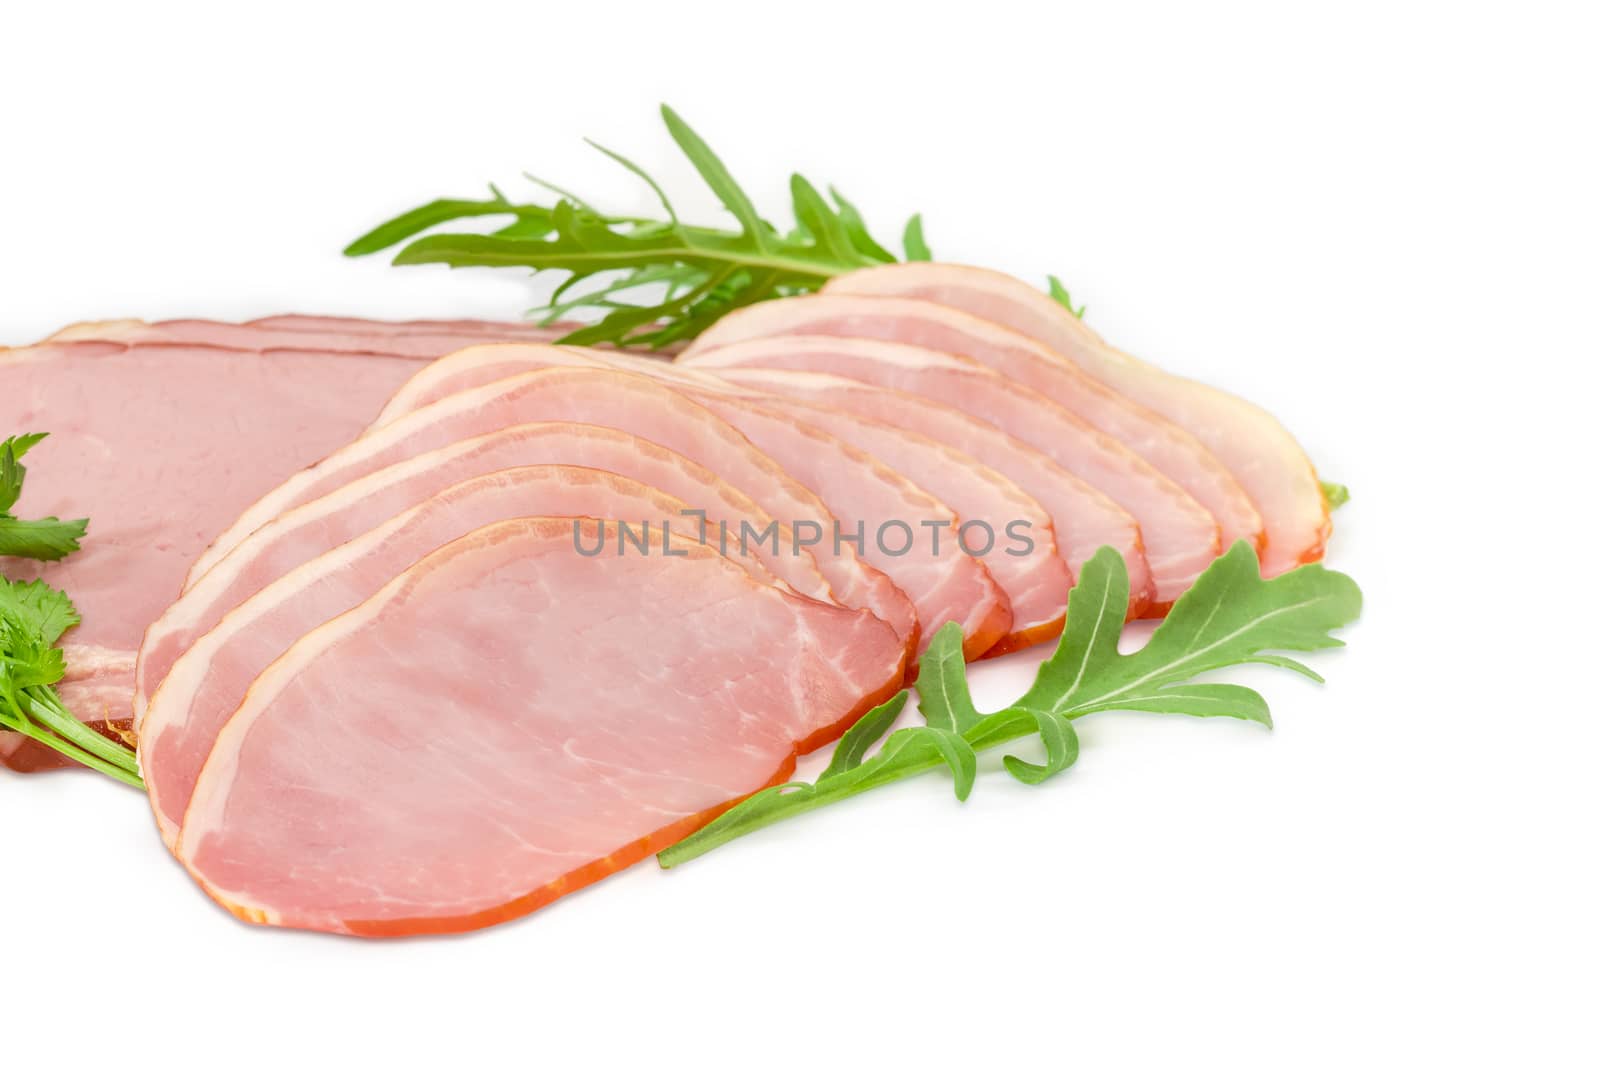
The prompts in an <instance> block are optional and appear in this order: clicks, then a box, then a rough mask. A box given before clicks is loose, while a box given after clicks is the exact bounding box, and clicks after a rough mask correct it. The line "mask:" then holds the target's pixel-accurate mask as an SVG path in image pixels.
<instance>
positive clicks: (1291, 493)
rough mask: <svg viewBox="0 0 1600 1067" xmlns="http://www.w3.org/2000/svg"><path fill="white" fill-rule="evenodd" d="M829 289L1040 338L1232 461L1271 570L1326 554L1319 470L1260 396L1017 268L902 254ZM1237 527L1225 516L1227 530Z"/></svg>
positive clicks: (1229, 464)
mask: <svg viewBox="0 0 1600 1067" xmlns="http://www.w3.org/2000/svg"><path fill="white" fill-rule="evenodd" d="M826 291H827V292H830V293H837V294H840V295H855V296H878V297H885V296H887V297H911V298H915V299H919V300H931V301H933V302H935V303H938V304H943V305H945V306H947V307H952V308H958V309H960V310H962V311H965V312H968V313H970V314H973V315H977V316H979V317H981V318H984V319H988V320H990V321H991V322H995V323H998V324H1000V325H1002V326H1006V327H1009V328H1010V329H1013V330H1015V331H1017V332H1018V333H1021V334H1025V335H1027V336H1028V337H1031V338H1033V339H1034V340H1035V341H1038V342H1040V343H1042V344H1043V345H1045V346H1047V347H1048V348H1049V349H1050V350H1051V351H1052V352H1053V353H1055V354H1056V355H1057V356H1058V357H1060V358H1063V359H1066V360H1068V361H1070V362H1071V363H1072V364H1073V365H1075V366H1077V367H1078V368H1080V369H1081V370H1083V371H1084V372H1085V373H1086V374H1089V375H1091V376H1092V377H1094V378H1096V379H1098V380H1099V381H1101V382H1104V383H1105V384H1106V385H1108V386H1110V387H1111V388H1113V389H1115V390H1116V391H1117V392H1119V393H1121V394H1122V395H1123V396H1126V397H1128V398H1129V399H1131V400H1133V401H1136V402H1137V403H1139V404H1142V405H1143V406H1145V407H1146V408H1149V409H1150V410H1152V411H1154V412H1157V413H1158V414H1160V415H1162V416H1164V417H1166V418H1167V419H1169V420H1171V421H1172V422H1173V423H1175V424H1176V425H1178V426H1181V427H1183V428H1184V429H1185V430H1187V431H1189V432H1190V433H1191V434H1193V435H1194V436H1195V437H1196V438H1197V439H1199V441H1200V442H1201V443H1202V444H1203V445H1205V446H1206V448H1208V449H1209V450H1210V451H1211V452H1212V454H1213V455H1215V456H1216V457H1217V458H1218V459H1219V460H1221V461H1222V463H1223V464H1224V465H1225V466H1226V467H1227V468H1228V470H1229V471H1230V472H1232V474H1233V476H1234V478H1235V479H1236V480H1237V481H1238V483H1239V485H1240V486H1242V487H1243V488H1244V490H1245V492H1246V493H1248V494H1249V496H1250V499H1251V500H1252V502H1253V503H1254V504H1255V508H1256V511H1257V512H1258V513H1259V514H1260V516H1261V519H1262V520H1263V523H1264V531H1265V540H1266V545H1265V549H1264V551H1263V553H1262V570H1263V572H1264V573H1266V574H1268V575H1272V574H1278V573H1281V572H1283V571H1285V570H1287V569H1289V568H1290V567H1293V566H1295V565H1297V564H1300V563H1309V562H1312V561H1313V560H1317V559H1321V558H1322V550H1323V546H1324V545H1325V544H1326V543H1327V539H1328V534H1329V532H1330V529H1331V526H1330V523H1329V520H1328V509H1327V502H1326V501H1325V500H1324V499H1323V496H1322V490H1321V486H1320V485H1319V483H1318V480H1317V475H1316V471H1315V470H1314V469H1313V468H1312V466H1311V461H1310V460H1309V459H1307V458H1306V454H1305V452H1304V451H1302V450H1301V448H1300V445H1299V443H1298V442H1296V441H1295V439H1294V437H1293V436H1291V435H1290V433H1289V431H1288V430H1286V429H1284V428H1283V425H1282V424H1281V423H1279V422H1278V420H1277V419H1275V418H1273V417H1272V416H1271V415H1269V414H1267V413H1266V412H1265V411H1262V410H1261V409H1260V408H1258V407H1256V406H1255V405H1254V404H1251V403H1250V402H1248V401H1246V400H1242V399H1240V398H1239V397H1236V396H1234V395H1232V394H1230V393H1225V392H1223V391H1222V390H1220V389H1215V388H1213V387H1211V386H1209V385H1204V384H1202V383H1200V382H1196V381H1192V380H1190V379H1187V378H1179V377H1177V376H1176V375H1172V374H1168V373H1166V372H1165V371H1163V370H1161V369H1160V368H1158V367H1154V366H1151V365H1150V364H1148V363H1145V362H1142V361H1140V360H1137V359H1135V358H1133V357H1132V356H1130V355H1127V354H1125V353H1123V352H1120V351H1118V350H1117V349H1115V348H1112V347H1111V346H1109V345H1107V344H1106V343H1105V342H1104V341H1102V340H1101V339H1100V337H1099V335H1098V334H1096V333H1095V332H1094V331H1093V330H1091V329H1090V328H1089V327H1088V326H1086V325H1084V323H1083V321H1082V320H1081V319H1079V318H1078V317H1077V316H1076V315H1073V314H1071V313H1070V312H1068V311H1067V310H1066V309H1065V308H1063V307H1062V306H1061V305H1060V304H1058V303H1056V302H1055V301H1054V300H1052V299H1051V298H1050V297H1049V296H1047V295H1046V294H1044V293H1042V292H1040V291H1039V290H1037V289H1035V288H1033V287H1032V286H1030V285H1028V284H1026V283H1025V282H1022V281H1019V280H1018V279H1016V278H1013V277H1011V276H1010V275H1008V274H1000V273H998V272H996V271H989V270H981V269H979V268H976V267H962V266H955V265H952V264H948V263H901V264H894V265H892V266H884V267H876V268H873V269H870V270H862V271H856V272H854V273H852V274H848V275H845V276H843V277H841V278H838V279H835V280H834V281H833V282H831V283H829V284H828V286H827V287H826ZM1230 532H1232V531H1230V530H1229V528H1228V527H1227V526H1226V524H1225V525H1224V533H1225V534H1228V533H1230Z"/></svg>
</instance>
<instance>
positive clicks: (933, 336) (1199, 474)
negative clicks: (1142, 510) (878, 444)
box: [680, 283, 1262, 547]
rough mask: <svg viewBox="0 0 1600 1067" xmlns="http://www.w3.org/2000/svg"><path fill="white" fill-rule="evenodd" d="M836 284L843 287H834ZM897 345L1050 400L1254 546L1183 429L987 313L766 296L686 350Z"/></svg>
mask: <svg viewBox="0 0 1600 1067" xmlns="http://www.w3.org/2000/svg"><path fill="white" fill-rule="evenodd" d="M840 284H841V285H842V284H843V283H840ZM795 334H804V335H828V336H835V337H861V338H871V339H876V340H882V341H896V342H901V343H905V344H914V345H919V346H921V347H924V348H931V349H935V350H937V351H940V352H947V353H950V354H952V355H957V356H961V357H964V358H967V359H971V360H973V361H975V362H977V363H979V364H982V365H983V366H986V367H990V368H992V369H994V370H996V371H998V372H999V373H1000V374H1002V375H1003V376H1005V377H1006V378H1008V379H1010V380H1011V381H1013V382H1015V383H1017V384H1019V385H1024V386H1027V387H1028V388H1030V389H1033V390H1035V391H1037V392H1039V393H1042V394H1043V395H1044V396H1047V397H1049V398H1050V399H1051V400H1053V401H1055V402H1056V403H1057V404H1059V405H1060V406H1061V407H1062V408H1064V409H1066V410H1068V411H1070V412H1072V413H1073V414H1074V415H1076V416H1078V417H1079V418H1080V419H1082V420H1083V422H1084V423H1086V424H1087V425H1089V426H1092V427H1094V428H1095V429H1097V430H1099V431H1101V432H1102V433H1104V434H1105V435H1106V436H1108V437H1111V438H1113V439H1115V440H1117V441H1119V442H1120V443H1121V444H1123V445H1125V446H1126V447H1127V448H1129V449H1131V450H1132V451H1133V452H1134V453H1135V454H1136V455H1138V456H1140V457H1141V458H1143V459H1144V460H1145V461H1146V462H1147V463H1149V464H1150V466H1151V467H1153V468H1154V469H1156V470H1158V471H1160V472H1161V473H1162V474H1164V475H1166V476H1167V477H1168V478H1170V479H1171V480H1172V482H1173V483H1174V484H1175V485H1177V486H1180V487H1181V488H1182V489H1183V490H1184V491H1185V492H1186V493H1188V494H1189V495H1190V496H1191V497H1193V498H1194V499H1195V500H1196V501H1198V502H1199V503H1200V504H1201V505H1203V506H1204V507H1205V508H1206V509H1207V510H1208V511H1210V512H1211V514H1212V516H1213V518H1214V520H1215V521H1216V523H1217V525H1218V526H1219V528H1220V530H1221V535H1222V538H1223V540H1222V543H1223V544H1229V545H1231V544H1232V543H1233V542H1234V541H1235V540H1238V539H1240V538H1243V539H1245V540H1247V541H1249V542H1250V543H1251V544H1252V545H1253V546H1256V547H1259V545H1260V542H1261V536H1262V535H1261V530H1262V526H1261V516H1260V515H1258V514H1257V513H1256V510H1255V507H1254V505H1252V504H1251V503H1250V498H1249V496H1248V495H1247V494H1246V493H1245V491H1244V489H1243V488H1242V487H1241V486H1240V485H1239V483H1238V482H1237V481H1236V480H1235V479H1234V477H1233V475H1232V474H1231V473H1230V472H1229V471H1228V469H1227V467H1225V466H1223V464H1222V462H1221V461H1220V460H1218V459H1217V457H1216V456H1214V455H1212V454H1211V453H1210V452H1209V451H1208V450H1207V449H1206V448H1205V446H1204V445H1202V444H1201V443H1200V442H1199V440H1197V439H1196V438H1195V437H1194V436H1193V435H1192V434H1190V433H1189V432H1188V431H1186V430H1183V429H1181V428H1180V427H1178V426H1176V425H1175V424H1173V423H1172V422H1170V421H1168V420H1167V419H1165V418H1163V417H1162V416H1160V415H1158V414H1156V413H1155V412H1153V411H1151V410H1149V409H1148V408H1144V407H1140V406H1139V405H1138V404H1135V403H1133V402H1132V401H1131V400H1129V399H1128V398H1127V397H1125V396H1123V395H1122V394H1121V393H1118V392H1117V391H1116V390H1114V389H1112V388H1110V387H1108V386H1106V385H1105V384H1104V383H1103V382H1100V381H1098V380H1096V379H1095V378H1092V377H1090V376H1089V375H1088V374H1085V373H1084V372H1083V371H1082V370H1081V369H1079V368H1078V366H1077V365H1076V364H1073V363H1068V362H1066V361H1063V360H1061V359H1059V358H1057V357H1056V356H1054V355H1053V354H1052V353H1051V351H1050V350H1049V349H1048V348H1046V347H1045V346H1044V345H1041V344H1040V343H1039V342H1037V341H1035V340H1033V339H1032V338H1030V337H1026V336H1024V335H1022V334H1019V333H1017V332H1015V331H1013V330H1008V329H1006V328H1004V327H1002V326H999V325H997V324H995V323H993V322H990V321H988V320H987V319H982V318H979V317H977V316H975V315H969V314H967V313H966V312H964V311H959V310H956V309H955V308H950V307H945V306H943V305H941V304H934V303H930V302H928V301H925V300H911V299H900V298H895V297H884V296H871V297H861V296H849V295H835V293H834V292H833V291H832V290H829V291H828V292H826V293H824V294H819V295H816V296H806V297H795V298H793V299H788V300H772V301H767V302H765V303H762V304H756V305H752V306H751V307H747V308H743V309H741V310H740V311H736V312H734V313H733V314H731V315H729V316H728V317H727V318H725V319H723V320H722V321H720V322H718V323H717V324H716V325H714V326H713V327H711V329H709V330H707V331H706V332H705V333H704V334H703V335H702V336H701V337H700V338H699V339H698V340H697V341H696V342H695V343H694V344H693V345H691V346H690V348H689V350H688V354H687V355H686V356H685V357H680V358H689V359H692V358H693V354H694V353H696V352H705V351H709V350H711V349H714V348H718V347H722V346H726V345H729V344H734V343H737V342H739V341H744V340H751V339H755V338H762V337H776V336H783V335H795Z"/></svg>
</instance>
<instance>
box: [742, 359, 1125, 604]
mask: <svg viewBox="0 0 1600 1067" xmlns="http://www.w3.org/2000/svg"><path fill="white" fill-rule="evenodd" d="M717 376H718V377H720V378H724V379H726V380H728V381H730V382H732V383H734V384H737V385H742V386H744V387H746V388H750V389H757V390H762V391H766V392H770V393H776V394H780V395H782V396H787V397H793V398H796V399H797V400H800V401H803V402H806V403H808V404H810V405H812V406H818V405H820V406H822V407H824V408H826V409H827V410H830V411H836V412H840V413H847V414H849V415H852V416H855V417H856V418H859V419H867V420H880V419H881V420H884V421H885V422H888V421H892V422H893V424H894V425H895V427H897V428H904V429H906V430H909V431H914V432H916V433H918V434H921V435H923V436H924V437H927V438H931V439H933V440H937V441H940V442H944V443H945V444H948V445H950V446H952V447H954V448H957V449H959V450H960V451H961V453H962V454H963V455H967V456H971V457H972V458H973V459H974V460H976V461H977V462H979V463H981V464H983V466H984V467H985V469H988V470H992V471H994V472H995V473H996V474H997V475H999V476H1003V477H1005V478H1008V479H1010V480H1011V481H1012V482H1014V483H1015V484H1016V485H1018V486H1019V487H1021V488H1022V489H1023V490H1024V491H1025V492H1027V493H1028V494H1029V495H1030V497H1032V498H1033V499H1034V500H1037V501H1038V502H1039V504H1040V506H1042V507H1043V508H1044V509H1045V511H1046V512H1047V513H1048V516H1049V521H1050V530H1049V532H1050V534H1051V537H1052V540H1053V541H1054V544H1055V546H1056V549H1057V553H1058V554H1059V555H1060V557H1061V558H1062V559H1063V560H1064V561H1065V563H1066V565H1067V569H1068V570H1069V572H1070V573H1071V575H1072V576H1075V575H1076V574H1077V572H1078V570H1079V568H1081V567H1082V566H1083V565H1084V564H1085V563H1087V562H1088V561H1089V557H1090V556H1092V555H1094V553H1095V551H1096V550H1098V549H1099V548H1100V546H1101V545H1110V546H1111V547H1112V548H1114V549H1116V551H1117V552H1118V553H1119V554H1121V555H1122V557H1123V559H1124V560H1126V561H1127V565H1128V574H1129V583H1130V586H1131V588H1132V590H1133V595H1132V596H1131V597H1130V598H1129V605H1128V613H1129V617H1130V618H1137V617H1139V616H1140V615H1141V614H1143V613H1144V611H1145V610H1146V608H1147V607H1148V604H1149V597H1150V572H1149V568H1148V566H1147V564H1146V562H1145V556H1144V544H1143V542H1142V541H1141V540H1140V538H1139V524H1138V523H1137V522H1135V521H1134V519H1133V516H1131V515H1129V514H1128V513H1127V512H1126V511H1124V510H1123V509H1122V508H1120V507H1118V506H1117V504H1116V503H1115V502H1114V501H1112V500H1111V499H1110V498H1109V497H1107V496H1106V495H1105V494H1104V493H1101V492H1100V491H1099V490H1097V489H1094V488H1093V487H1091V486H1089V485H1088V484H1086V483H1085V482H1083V481H1082V480H1081V479H1080V478H1078V477H1077V476H1076V475H1074V474H1072V472H1070V471H1068V470H1067V469H1066V468H1064V467H1062V466H1061V465H1060V464H1058V463H1056V462H1055V461H1054V460H1052V459H1051V458H1050V457H1049V456H1047V455H1045V454H1044V453H1043V452H1040V451H1039V450H1038V449H1036V448H1033V447H1032V446H1030V445H1026V444H1023V443H1022V442H1021V441H1019V440H1017V439H1016V438H1015V437H1012V436H1011V435H1010V434H1008V433H1006V432H1004V431H1003V430H1001V429H1000V428H999V427H997V426H995V425H994V424H992V423H988V422H985V421H984V420H982V419H979V418H976V417H974V416H972V415H968V414H967V413H966V412H963V411H959V410H957V409H956V408H953V407H951V406H949V405H948V404H941V403H939V402H938V401H937V400H929V399H927V398H926V397H923V396H918V395H917V394H915V393H906V392H902V391H900V390H898V389H886V388H884V387H882V386H876V385H868V384H866V383H864V382H860V381H857V380H855V379H853V378H844V377H840V376H838V375H834V374H823V373H821V372H818V371H798V370H771V369H764V368H760V367H727V368H723V369H720V370H719V371H718V375H717ZM1014 606H1015V602H1014V601H1013V607H1014Z"/></svg>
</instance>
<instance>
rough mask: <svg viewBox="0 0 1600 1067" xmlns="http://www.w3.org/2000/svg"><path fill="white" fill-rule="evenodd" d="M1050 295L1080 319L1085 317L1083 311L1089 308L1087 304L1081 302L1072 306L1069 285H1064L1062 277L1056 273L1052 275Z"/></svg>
mask: <svg viewBox="0 0 1600 1067" xmlns="http://www.w3.org/2000/svg"><path fill="white" fill-rule="evenodd" d="M1050 297H1051V299H1053V300H1054V301H1055V302H1056V303H1058V304H1060V305H1061V306H1062V307H1064V308H1066V309H1067V310H1068V311H1070V312H1072V313H1073V314H1074V315H1076V316H1077V317H1078V318H1080V319H1081V318H1083V313H1084V312H1085V311H1088V310H1089V309H1088V307H1087V306H1085V305H1081V304H1080V305H1079V306H1077V307H1073V306H1072V294H1071V293H1069V292H1067V287H1066V286H1064V285H1062V284H1061V279H1060V278H1057V277H1056V276H1055V275H1054V274H1052V275H1050Z"/></svg>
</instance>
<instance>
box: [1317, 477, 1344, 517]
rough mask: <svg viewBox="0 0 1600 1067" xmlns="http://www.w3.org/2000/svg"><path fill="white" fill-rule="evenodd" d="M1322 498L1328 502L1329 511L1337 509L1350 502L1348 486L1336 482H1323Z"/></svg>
mask: <svg viewBox="0 0 1600 1067" xmlns="http://www.w3.org/2000/svg"><path fill="white" fill-rule="evenodd" d="M1322 499H1324V500H1326V501H1327V502H1328V510H1329V511H1338V510H1339V509H1340V508H1342V507H1344V506H1345V505H1346V504H1348V503H1350V487H1349V486H1347V485H1340V484H1339V483H1338V482H1323V483H1322Z"/></svg>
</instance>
